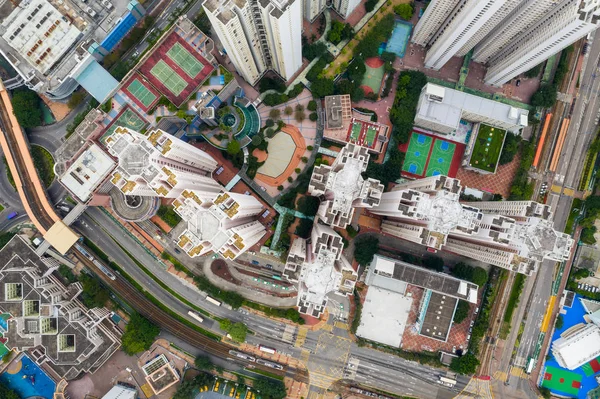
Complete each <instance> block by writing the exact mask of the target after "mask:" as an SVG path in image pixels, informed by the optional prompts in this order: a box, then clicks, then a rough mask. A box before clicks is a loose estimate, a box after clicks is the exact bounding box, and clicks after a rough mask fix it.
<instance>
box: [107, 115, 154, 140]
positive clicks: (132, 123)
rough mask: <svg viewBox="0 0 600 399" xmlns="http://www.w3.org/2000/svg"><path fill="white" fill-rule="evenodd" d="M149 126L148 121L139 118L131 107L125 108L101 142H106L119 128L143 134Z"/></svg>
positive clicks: (109, 127)
mask: <svg viewBox="0 0 600 399" xmlns="http://www.w3.org/2000/svg"><path fill="white" fill-rule="evenodd" d="M147 124H148V122H146V120H145V119H143V118H142V117H141V116H139V115H138V114H137V113H136V112H135V111H134V110H132V109H131V108H129V107H125V108H123V111H121V113H119V115H117V117H116V118H115V119H113V121H112V122H111V124H110V125H109V126H108V129H106V132H105V133H104V134H103V135H102V137H101V138H100V141H101V142H104V140H106V138H107V137H108V136H110V135H111V134H113V133H114V131H115V130H116V129H117V127H119V126H122V127H127V128H129V129H131V130H135V131H136V132H141V131H142V129H144V127H146V125H147Z"/></svg>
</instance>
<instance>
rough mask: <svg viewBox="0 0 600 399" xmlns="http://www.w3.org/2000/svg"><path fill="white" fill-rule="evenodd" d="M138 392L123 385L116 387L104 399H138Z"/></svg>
mask: <svg viewBox="0 0 600 399" xmlns="http://www.w3.org/2000/svg"><path fill="white" fill-rule="evenodd" d="M136 398H137V391H136V390H135V389H131V388H127V387H124V386H122V385H115V386H114V387H112V389H111V390H110V391H108V393H107V394H106V395H104V396H103V397H102V399H136Z"/></svg>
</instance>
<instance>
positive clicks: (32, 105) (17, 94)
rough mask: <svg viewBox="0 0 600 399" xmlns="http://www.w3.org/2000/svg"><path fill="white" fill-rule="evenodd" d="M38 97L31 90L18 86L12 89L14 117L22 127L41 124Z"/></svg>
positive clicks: (40, 109)
mask: <svg viewBox="0 0 600 399" xmlns="http://www.w3.org/2000/svg"><path fill="white" fill-rule="evenodd" d="M40 101H41V100H40V98H39V97H38V95H37V93H36V92H35V91H33V90H29V89H27V88H24V87H19V88H18V89H15V90H14V91H13V97H12V106H13V112H14V114H15V117H16V118H17V120H18V121H19V124H20V125H21V126H23V127H24V128H30V127H36V126H40V125H41V124H42V108H41V106H40Z"/></svg>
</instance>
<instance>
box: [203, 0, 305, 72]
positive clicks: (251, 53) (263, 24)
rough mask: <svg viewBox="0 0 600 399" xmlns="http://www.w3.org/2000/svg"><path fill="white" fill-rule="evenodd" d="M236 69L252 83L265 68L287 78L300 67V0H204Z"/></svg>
mask: <svg viewBox="0 0 600 399" xmlns="http://www.w3.org/2000/svg"><path fill="white" fill-rule="evenodd" d="M202 6H203V7H204V10H205V11H206V14H207V15H208V18H209V20H210V22H211V24H212V26H213V29H214V30H215V32H216V34H217V36H218V37H219V40H220V41H221V44H222V45H223V46H224V47H225V50H226V51H227V54H228V56H229V58H230V59H231V61H232V62H233V64H234V65H235V67H236V70H237V71H238V72H239V73H240V75H242V76H243V77H244V79H246V80H247V81H248V82H249V83H250V84H255V83H256V82H257V81H258V80H259V79H260V78H261V76H262V75H263V74H264V73H265V72H266V71H268V70H273V71H275V72H277V73H278V74H279V75H281V77H282V78H283V79H284V80H286V81H287V80H289V79H290V78H291V77H292V76H293V75H294V74H295V73H296V72H297V71H298V70H299V69H300V67H301V66H302V17H303V10H302V1H301V0H281V1H280V0H259V1H249V0H235V1H234V0H225V1H221V0H204V2H203V3H202Z"/></svg>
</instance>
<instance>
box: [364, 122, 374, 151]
mask: <svg viewBox="0 0 600 399" xmlns="http://www.w3.org/2000/svg"><path fill="white" fill-rule="evenodd" d="M376 138H377V129H375V127H373V126H369V127H368V128H367V134H366V137H365V141H366V143H367V147H369V148H370V147H373V144H374V143H375V139H376Z"/></svg>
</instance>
